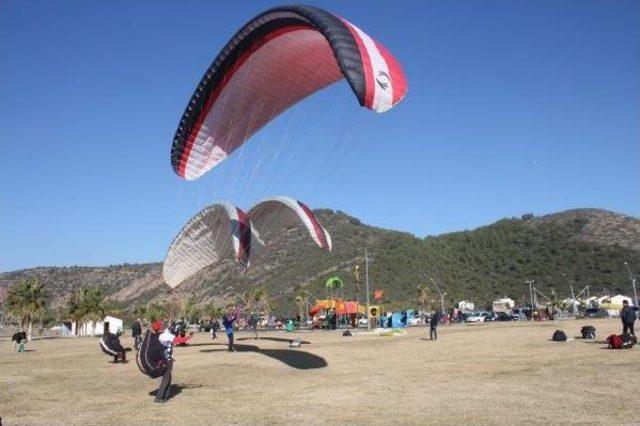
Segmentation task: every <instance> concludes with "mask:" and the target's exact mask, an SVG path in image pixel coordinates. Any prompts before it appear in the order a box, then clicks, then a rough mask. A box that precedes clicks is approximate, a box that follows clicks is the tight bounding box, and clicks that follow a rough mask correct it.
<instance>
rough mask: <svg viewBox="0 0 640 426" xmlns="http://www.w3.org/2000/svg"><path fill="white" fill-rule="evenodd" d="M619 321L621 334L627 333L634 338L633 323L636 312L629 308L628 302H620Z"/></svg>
mask: <svg viewBox="0 0 640 426" xmlns="http://www.w3.org/2000/svg"><path fill="white" fill-rule="evenodd" d="M620 319H621V320H622V334H624V333H627V332H629V333H631V334H633V335H634V336H635V335H636V334H635V332H634V331H633V323H634V322H635V321H636V312H635V311H634V310H633V308H632V307H631V306H629V302H628V301H626V300H625V301H623V302H622V309H621V310H620Z"/></svg>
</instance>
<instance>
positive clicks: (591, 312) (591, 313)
mask: <svg viewBox="0 0 640 426" xmlns="http://www.w3.org/2000/svg"><path fill="white" fill-rule="evenodd" d="M584 316H585V318H608V317H609V313H608V312H607V311H606V310H605V309H602V308H587V309H586V310H585V311H584Z"/></svg>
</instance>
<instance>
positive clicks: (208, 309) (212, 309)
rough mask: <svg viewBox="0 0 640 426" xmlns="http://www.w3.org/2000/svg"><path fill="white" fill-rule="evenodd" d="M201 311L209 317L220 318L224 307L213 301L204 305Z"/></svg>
mask: <svg viewBox="0 0 640 426" xmlns="http://www.w3.org/2000/svg"><path fill="white" fill-rule="evenodd" d="M203 313H204V315H206V316H209V317H211V318H222V315H224V309H223V308H222V307H221V306H218V305H216V304H215V303H213V302H209V303H207V304H206V305H204V308H203Z"/></svg>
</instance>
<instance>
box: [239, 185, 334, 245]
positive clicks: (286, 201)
mask: <svg viewBox="0 0 640 426" xmlns="http://www.w3.org/2000/svg"><path fill="white" fill-rule="evenodd" d="M249 219H250V220H251V224H252V225H253V226H254V227H255V228H256V229H257V230H258V231H259V232H260V235H261V238H262V241H264V243H265V244H267V245H269V244H270V243H272V242H273V241H274V240H275V239H277V238H279V237H281V236H282V232H283V231H284V230H286V229H287V228H289V227H291V226H293V225H295V224H297V223H300V224H302V225H303V226H304V228H305V229H306V231H307V232H308V234H309V236H310V237H311V239H312V240H313V241H314V242H315V243H316V245H317V246H318V247H320V248H321V249H323V250H325V251H331V248H332V243H331V236H330V235H329V233H328V232H327V230H326V229H324V228H323V227H322V225H320V222H318V219H317V218H316V215H315V214H314V213H313V211H312V210H311V209H310V208H309V207H307V206H306V205H305V204H304V203H302V202H301V201H298V200H295V199H293V198H290V197H283V196H280V197H272V198H267V199H265V200H262V201H261V202H259V203H258V204H256V205H255V206H253V207H252V208H251V210H249ZM253 253H254V254H255V253H256V250H253Z"/></svg>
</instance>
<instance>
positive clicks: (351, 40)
mask: <svg viewBox="0 0 640 426" xmlns="http://www.w3.org/2000/svg"><path fill="white" fill-rule="evenodd" d="M343 78H344V79H346V80H347V82H348V83H349V85H350V86H351V89H352V90H353V92H354V94H355V95H356V97H357V99H358V102H359V103H360V105H362V106H364V107H366V108H369V109H372V110H374V111H377V112H384V111H387V110H388V109H390V108H392V107H393V106H394V105H396V104H397V103H398V102H400V100H402V98H403V97H404V95H405V94H406V92H407V82H406V79H405V76H404V72H403V71H402V68H401V66H400V64H399V63H398V61H397V60H396V59H395V58H394V57H393V56H392V55H391V54H390V53H389V52H388V51H387V49H386V48H385V47H384V46H383V45H381V44H380V43H378V42H377V41H375V40H374V39H373V38H371V37H370V36H369V35H367V34H366V33H364V32H363V31H362V30H361V29H360V28H358V27H356V26H355V25H353V24H351V23H350V22H348V21H346V20H345V19H342V18H340V17H338V16H336V15H334V14H332V13H330V12H327V11H325V10H322V9H319V8H317V7H313V6H304V5H300V6H284V7H276V8H273V9H269V10H267V11H265V12H263V13H261V14H260V15H258V16H256V17H255V18H253V19H252V20H250V21H249V22H247V23H246V24H245V25H244V26H243V27H242V28H241V29H240V30H239V31H238V32H237V33H236V34H235V35H234V36H233V37H232V38H231V40H229V42H228V43H227V45H226V46H225V47H224V48H223V49H222V50H221V51H220V53H219V54H218V56H217V57H216V58H215V59H214V61H213V63H212V64H211V66H210V67H209V69H208V70H207V71H206V73H205V74H204V76H203V77H202V80H201V81H200V84H198V87H197V88H196V90H195V92H194V93H193V95H192V97H191V100H190V101H189V104H188V105H187V108H186V110H185V112H184V114H183V116H182V119H181V120H180V124H179V126H178V129H177V130H176V133H175V136H174V139H173V145H172V148H171V165H172V167H173V170H174V171H175V172H176V173H177V174H178V175H179V176H181V177H183V178H185V179H197V178H198V177H200V176H202V175H203V174H204V173H206V172H207V171H208V170H210V169H211V168H213V167H215V166H216V165H217V164H218V163H220V162H221V161H223V160H224V159H225V158H226V157H227V156H229V155H230V154H231V153H232V152H233V151H234V150H235V149H236V148H238V147H239V146H240V145H241V144H242V143H243V142H244V141H246V140H247V139H249V138H250V137H251V136H252V135H253V134H254V133H255V132H257V131H258V130H260V129H261V128H262V127H263V126H264V125H266V124H267V123H268V122H269V121H271V120H272V119H273V118H274V117H276V116H278V115H279V114H280V113H282V112H283V111H285V110H286V109H287V108H289V107H290V106H292V105H294V104H295V103H296V102H298V101H300V100H302V99H304V98H306V97H307V96H309V95H311V94H313V93H314V92H316V91H318V90H320V89H322V88H324V87H326V86H328V85H330V84H331V83H334V82H336V81H338V80H341V79H343Z"/></svg>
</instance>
